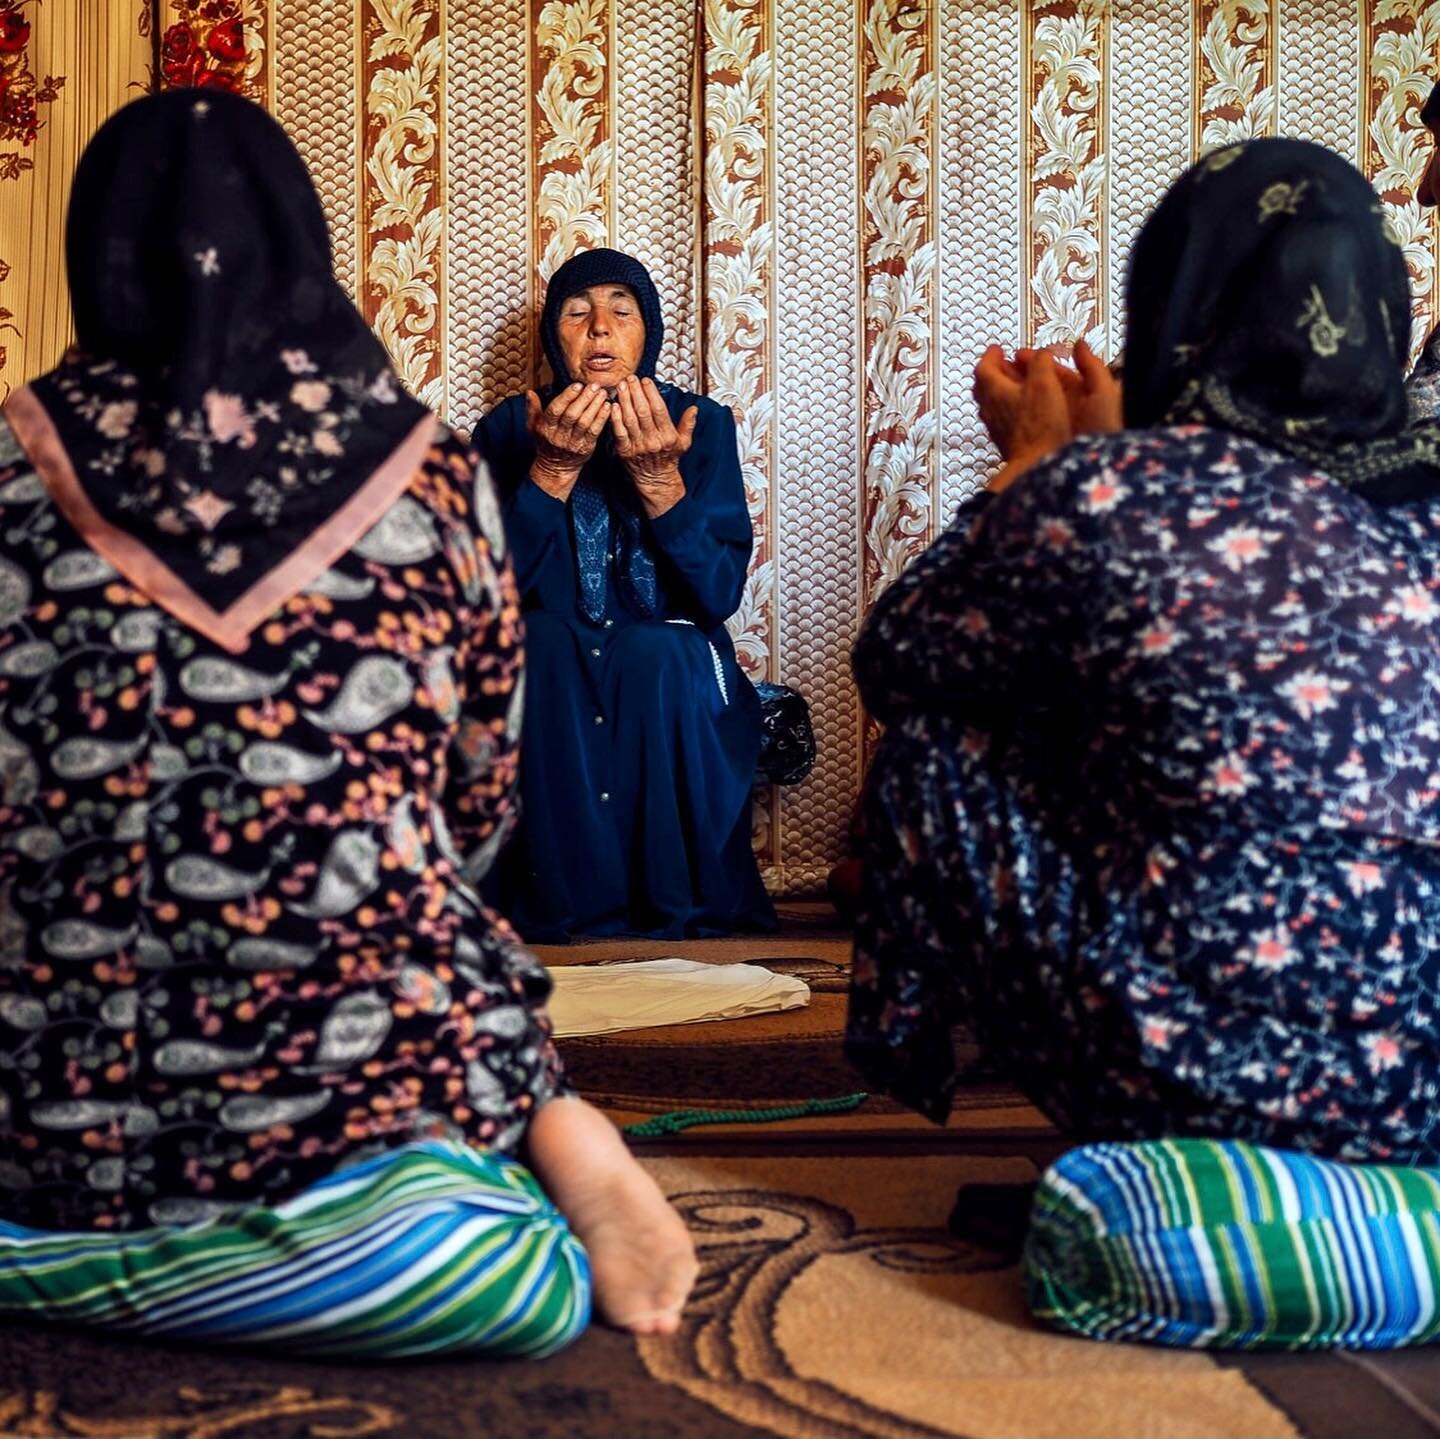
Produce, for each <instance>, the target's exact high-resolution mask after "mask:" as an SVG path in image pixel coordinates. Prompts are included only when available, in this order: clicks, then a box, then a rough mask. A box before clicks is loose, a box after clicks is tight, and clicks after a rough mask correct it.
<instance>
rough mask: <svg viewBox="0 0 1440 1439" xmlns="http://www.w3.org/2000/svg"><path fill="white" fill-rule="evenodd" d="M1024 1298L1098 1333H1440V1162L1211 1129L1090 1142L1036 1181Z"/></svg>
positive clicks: (1307, 1339)
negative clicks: (1214, 1133) (1292, 1147)
mask: <svg viewBox="0 0 1440 1439" xmlns="http://www.w3.org/2000/svg"><path fill="white" fill-rule="evenodd" d="M1024 1275H1025V1288H1026V1295H1027V1298H1028V1299H1029V1302H1030V1307H1031V1309H1032V1310H1033V1311H1034V1312H1035V1314H1036V1315H1037V1316H1038V1317H1039V1318H1041V1319H1043V1320H1045V1321H1047V1322H1048V1323H1050V1324H1053V1325H1056V1326H1057V1327H1059V1328H1061V1329H1066V1330H1069V1331H1070V1332H1072V1333H1075V1334H1082V1335H1085V1336H1087V1337H1089V1338H1092V1339H1131V1340H1142V1341H1145V1342H1148V1343H1151V1344H1169V1345H1177V1346H1184V1347H1186V1348H1195V1349H1325V1348H1341V1349H1395V1348H1400V1347H1402V1346H1404V1345H1411V1344H1428V1343H1431V1342H1432V1341H1434V1340H1435V1339H1436V1338H1437V1337H1440V1170H1433V1169H1404V1168H1400V1167H1398V1166H1390V1165H1378V1164H1375V1165H1360V1164H1341V1163H1338V1162H1336V1161H1334V1160H1327V1159H1312V1158H1310V1157H1308V1156H1306V1155H1301V1154H1289V1153H1285V1152H1283V1151H1280V1150H1276V1149H1264V1148H1260V1147H1258V1146H1256V1145H1251V1144H1236V1143H1222V1142H1218V1141H1214V1140H1205V1139H1183V1140H1151V1141H1147V1142H1145V1143H1141V1144H1091V1145H1086V1146H1085V1147H1083V1148H1081V1149H1075V1150H1072V1151H1071V1152H1070V1153H1069V1154H1067V1155H1065V1156H1064V1157H1063V1158H1062V1159H1060V1160H1059V1161H1058V1162H1057V1163H1055V1164H1054V1165H1052V1166H1051V1167H1050V1169H1049V1170H1048V1171H1047V1172H1046V1174H1045V1176H1044V1178H1043V1179H1042V1180H1041V1182H1040V1188H1039V1192H1038V1193H1037V1194H1036V1197H1035V1208H1034V1212H1033V1214H1032V1216H1031V1225H1030V1235H1029V1238H1028V1240H1027V1243H1026V1248H1025V1257H1024Z"/></svg>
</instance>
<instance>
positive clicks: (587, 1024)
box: [547, 959, 810, 1039]
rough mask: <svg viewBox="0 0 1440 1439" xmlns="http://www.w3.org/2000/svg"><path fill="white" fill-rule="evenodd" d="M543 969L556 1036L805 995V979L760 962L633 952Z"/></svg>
mask: <svg viewBox="0 0 1440 1439" xmlns="http://www.w3.org/2000/svg"><path fill="white" fill-rule="evenodd" d="M547 973H548V974H549V976H550V978H551V980H552V981H553V983H554V986H555V988H554V990H553V991H552V992H551V995H550V1003H549V1010H550V1019H551V1022H552V1023H553V1024H554V1026H555V1037H556V1038H557V1039H565V1038H569V1037H574V1036H576V1035H581V1034H619V1033H621V1032H622V1031H624V1030H627V1029H653V1028H654V1027H655V1026H657V1025H661V1024H699V1023H701V1022H703V1021H705V1020H712V1019H744V1018H747V1017H748V1016H750V1015H753V1014H774V1013H778V1012H779V1011H780V1010H783V1009H801V1008H803V1007H804V1006H805V1005H807V1004H809V1003H810V987H809V985H807V984H806V983H805V981H804V980H803V979H796V978H794V976H792V975H788V974H774V973H772V972H771V971H770V970H768V969H765V968H763V967H762V966H760V965H758V964H702V963H701V962H699V961H698V960H693V959H637V960H622V961H621V962H620V963H618V964H565V965H559V966H557V967H556V968H554V969H550V970H547Z"/></svg>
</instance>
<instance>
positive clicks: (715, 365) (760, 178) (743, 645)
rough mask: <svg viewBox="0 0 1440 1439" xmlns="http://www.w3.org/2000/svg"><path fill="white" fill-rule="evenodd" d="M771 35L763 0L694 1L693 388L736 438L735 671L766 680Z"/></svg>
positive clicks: (770, 589) (770, 574) (769, 618)
mask: <svg viewBox="0 0 1440 1439" xmlns="http://www.w3.org/2000/svg"><path fill="white" fill-rule="evenodd" d="M770 43H771V37H770V15H769V12H768V8H767V5H766V3H765V0H705V56H704V66H705V171H704V174H705V192H704V226H705V229H704V250H703V257H704V291H705V335H706V345H705V357H704V384H705V391H706V393H707V394H708V395H709V396H710V397H711V398H712V399H714V400H716V401H718V402H719V403H720V404H722V405H729V406H730V408H731V409H732V410H733V411H734V413H735V426H736V430H737V431H738V433H739V438H740V469H741V473H742V474H743V475H744V478H745V496H746V499H747V501H748V503H749V507H750V518H751V520H752V521H753V523H754V526H755V556H754V560H753V561H752V564H751V571H750V582H749V584H748V585H747V586H746V588H745V598H744V601H743V602H742V604H741V607H740V612H739V613H738V614H737V615H736V616H735V617H734V619H732V620H731V622H730V632H731V634H732V635H733V637H734V640H735V654H736V658H737V659H738V660H739V662H740V665H741V668H743V669H744V670H745V672H746V673H747V674H748V675H749V676H750V677H751V678H752V679H757V680H759V679H770V678H772V674H771V664H770V661H771V642H772V629H773V621H774V600H775V596H774V587H775V562H774V558H773V556H772V554H771V552H770V514H771V505H772V500H771V493H770V489H771V460H772V450H773V440H772V428H773V424H774V417H775V404H774V396H773V394H772V389H771V383H772V382H771V369H772V360H771V347H772V335H771V326H772V323H773V321H772V316H773V315H774V310H775V300H774V293H773V287H774V282H775V275H774V228H775V227H774V222H773V219H772V215H771V210H772V207H773V205H774V187H773V184H772V182H771V174H770V171H771V164H770V156H771V149H772V146H773V139H772V137H771V125H772V123H773V120H774V108H775V106H774V96H773V92H772V56H771V53H770Z"/></svg>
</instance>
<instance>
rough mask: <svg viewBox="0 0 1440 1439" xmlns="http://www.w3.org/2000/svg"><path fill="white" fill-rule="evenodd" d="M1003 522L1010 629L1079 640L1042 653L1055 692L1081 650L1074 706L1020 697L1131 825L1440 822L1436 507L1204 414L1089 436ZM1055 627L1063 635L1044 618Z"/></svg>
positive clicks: (1293, 827)
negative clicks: (1393, 499)
mask: <svg viewBox="0 0 1440 1439" xmlns="http://www.w3.org/2000/svg"><path fill="white" fill-rule="evenodd" d="M983 526H984V530H985V545H984V549H983V555H979V554H977V560H976V563H977V565H978V566H980V568H981V571H982V573H981V574H980V575H977V576H976V577H975V578H976V580H977V582H978V583H979V585H980V586H981V587H982V589H983V588H994V589H996V591H997V593H998V594H1003V595H1004V598H1005V603H1006V606H1007V611H1009V610H1011V609H1012V607H1013V614H1012V615H1010V617H1008V619H1007V620H1006V621H1005V622H1002V623H999V624H995V625H992V627H991V628H992V631H993V632H995V633H997V634H998V633H1002V632H1003V634H1004V635H1005V636H1006V637H1007V639H1008V641H1009V642H1010V643H1012V644H1015V645H1016V648H1017V649H1019V650H1024V651H1027V652H1029V653H1030V654H1031V655H1032V656H1033V655H1035V654H1037V653H1043V652H1044V650H1045V646H1046V639H1045V635H1048V636H1049V643H1050V644H1051V645H1054V646H1056V647H1059V646H1063V647H1064V650H1065V653H1064V654H1063V655H1061V654H1054V653H1053V650H1052V655H1053V663H1052V664H1050V665H1047V666H1045V669H1044V671H1043V672H1044V673H1045V683H1046V686H1047V687H1048V688H1049V689H1050V690H1051V692H1052V693H1053V692H1056V686H1055V678H1056V671H1055V668H1054V664H1055V663H1058V664H1061V665H1066V664H1068V665H1069V666H1071V667H1072V680H1071V685H1070V686H1060V687H1058V693H1060V694H1062V695H1063V696H1064V697H1065V699H1066V701H1067V703H1066V709H1065V710H1056V711H1054V712H1053V715H1052V712H1051V711H1049V710H1048V709H1047V708H1046V707H1045V706H1044V704H1043V703H1041V704H1040V705H1039V706H1037V708H1036V709H1035V710H1034V711H1031V710H1030V708H1029V707H1028V706H1027V705H1025V704H1024V702H1023V698H1022V700H1021V702H1020V704H1019V706H1018V713H1017V717H1016V724H1017V727H1018V728H1019V729H1020V730H1021V731H1024V730H1025V729H1026V728H1027V726H1028V725H1030V724H1032V723H1033V722H1034V717H1035V716H1036V715H1038V716H1039V717H1040V722H1041V724H1042V725H1043V726H1044V727H1045V728H1046V729H1047V730H1049V731H1050V732H1051V733H1052V736H1053V738H1054V741H1055V743H1057V744H1059V745H1062V746H1066V745H1068V746H1071V747H1073V753H1072V755H1071V759H1072V761H1073V767H1074V773H1075V774H1076V775H1077V776H1078V778H1079V783H1078V784H1077V785H1076V786H1075V793H1076V794H1080V795H1094V796H1098V797H1099V802H1100V803H1102V804H1103V805H1104V806H1105V807H1106V808H1107V809H1108V811H1109V812H1110V813H1111V814H1112V816H1113V817H1114V822H1115V825H1116V827H1117V829H1119V830H1121V831H1122V832H1123V831H1124V830H1126V829H1133V830H1134V831H1135V832H1137V833H1138V834H1141V835H1146V836H1149V837H1152V838H1157V839H1158V838H1161V837H1163V836H1164V835H1165V834H1167V833H1170V832H1173V831H1179V832H1180V833H1182V834H1184V833H1191V834H1194V833H1200V834H1203V833H1205V832H1206V831H1208V830H1210V829H1212V828H1215V827H1229V826H1233V827H1237V828H1238V829H1242V830H1243V829H1258V830H1263V831H1265V832H1267V833H1281V832H1288V833H1290V834H1291V835H1292V836H1293V837H1294V838H1295V839H1297V840H1304V839H1306V838H1307V837H1308V836H1311V835H1313V834H1316V833H1319V834H1323V835H1325V836H1327V837H1328V842H1329V843H1330V844H1332V845H1334V844H1338V843H1340V840H1341V837H1342V836H1343V837H1345V842H1346V843H1349V844H1352V845H1354V846H1355V847H1356V849H1357V853H1358V852H1360V851H1361V850H1365V849H1366V848H1367V847H1370V846H1374V845H1377V844H1386V843H1394V842H1405V841H1414V842H1418V843H1420V844H1424V845H1428V844H1432V843H1434V842H1435V841H1436V840H1437V838H1440V806H1437V800H1440V630H1437V625H1440V598H1437V592H1440V531H1437V528H1436V524H1435V517H1432V515H1431V513H1430V510H1429V508H1428V507H1427V506H1426V505H1424V504H1415V505H1404V506H1395V507H1391V508H1388V509H1381V508H1378V507H1376V506H1374V505H1372V504H1370V503H1369V502H1367V501H1366V500H1365V499H1363V498H1362V497H1360V496H1358V495H1356V494H1355V493H1353V492H1351V491H1348V490H1345V489H1343V488H1341V487H1340V486H1339V485H1337V484H1335V483H1334V482H1333V481H1332V480H1330V479H1329V478H1327V477H1326V476H1324V475H1323V474H1320V473H1318V472H1317V471H1316V470H1315V468H1314V467H1313V466H1307V465H1305V464H1302V463H1300V462H1298V461H1295V460H1291V459H1287V458H1286V457H1284V456H1281V455H1279V454H1277V453H1276V452H1274V451H1273V450H1269V449H1267V448H1265V447H1264V446H1262V445H1259V444H1257V443H1255V442H1254V441H1251V440H1246V439H1243V438H1240V437H1237V436H1234V435H1228V434H1225V433H1224V432H1222V431H1219V430H1214V429H1206V428H1202V427H1200V426H1188V427H1182V428H1169V429H1157V430H1151V431H1144V432H1135V431H1131V432H1125V433H1122V434H1119V435H1114V436H1109V437H1106V438H1104V439H1096V440H1092V441H1081V442H1079V443H1078V444H1076V445H1075V446H1072V447H1071V449H1070V450H1068V451H1065V452H1063V453H1062V454H1061V455H1060V456H1058V457H1057V458H1056V459H1055V460H1054V461H1051V462H1050V463H1048V464H1047V465H1046V466H1044V467H1042V468H1041V469H1038V470H1037V471H1035V473H1034V474H1033V475H1032V476H1031V477H1030V479H1029V480H1028V481H1027V483H1026V484H1025V485H1023V486H1017V487H1015V488H1014V489H1013V490H1012V491H1010V492H1007V493H1006V494H1005V495H1004V496H1002V497H1001V498H1000V499H999V500H997V501H996V502H995V504H994V506H993V507H992V509H991V510H990V512H989V513H988V514H987V515H986V517H985V519H984V521H983ZM1037 537H1039V541H1040V543H1039V546H1038V548H1037ZM1037 559H1038V561H1039V562H1038V563H1037V562H1036V561H1037ZM986 571H990V572H993V578H992V579H991V580H990V581H989V582H988V583H987V581H986V580H985V579H984V577H983V575H984V572H986ZM1022 574H1023V576H1024V582H1023V584H1017V583H1016V577H1017V576H1018V575H1022ZM1036 626H1039V627H1041V628H1042V630H1043V631H1044V632H1045V635H1040V636H1033V637H1032V636H1028V635H1026V634H1025V633H1024V631H1025V629H1026V627H1031V628H1034V627H1036ZM1031 639H1033V640H1034V643H1033V644H1030V643H1027V641H1029V640H1031ZM1022 673H1023V669H1022ZM1035 674H1036V675H1037V677H1039V676H1040V675H1041V674H1042V670H1041V669H1040V668H1036V669H1035ZM1041 698H1042V700H1043V697H1041ZM1067 711H1068V712H1067Z"/></svg>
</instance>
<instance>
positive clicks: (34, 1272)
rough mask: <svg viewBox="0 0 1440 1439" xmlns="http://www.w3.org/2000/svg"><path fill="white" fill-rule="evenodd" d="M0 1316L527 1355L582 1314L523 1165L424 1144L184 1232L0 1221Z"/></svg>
mask: <svg viewBox="0 0 1440 1439" xmlns="http://www.w3.org/2000/svg"><path fill="white" fill-rule="evenodd" d="M0 1313H4V1314H8V1315H26V1316H30V1317H33V1318H41V1319H53V1320H60V1321H63V1322H66V1323H70V1324H83V1325H88V1326H92V1327H94V1328H98V1329H109V1330H124V1331H126V1332H128V1333H133V1334H147V1335H166V1336H169V1337H172V1338H178V1339H184V1340H190V1341H195V1342H200V1343H212V1344H247V1345H269V1346H282V1345H283V1346H284V1348H285V1349H286V1350H287V1351H289V1352H297V1351H303V1352H305V1353H308V1354H314V1355H328V1356H332V1357H336V1358H339V1357H346V1358H356V1357H364V1358H373V1359H396V1358H401V1357H404V1356H406V1355H414V1354H430V1355H436V1354H458V1353H488V1354H503V1355H532V1356H538V1355H542V1354H550V1353H553V1352H554V1351H555V1350H557V1349H559V1348H561V1347H563V1346H564V1345H566V1344H568V1343H569V1342H570V1341H571V1340H572V1339H574V1338H575V1337H576V1336H577V1335H579V1334H580V1333H581V1332H582V1331H583V1330H584V1328H585V1326H586V1324H587V1323H588V1322H589V1319H590V1266H589V1263H588V1261H587V1259H586V1257H585V1251H584V1250H583V1249H582V1248H581V1246H580V1243H579V1241H578V1240H577V1239H576V1238H575V1237H574V1235H573V1234H571V1232H570V1230H569V1228H568V1226H567V1225H566V1223H565V1220H564V1218H563V1216H562V1215H561V1214H560V1213H559V1211H558V1210H557V1209H556V1208H555V1207H554V1205H552V1204H551V1203H550V1201H549V1199H547V1198H546V1196H545V1194H544V1192H543V1191H542V1190H541V1188H540V1186H539V1185H538V1184H537V1183H536V1181H535V1179H534V1178H533V1177H532V1176H531V1175H530V1173H529V1172H528V1171H527V1170H526V1169H525V1168H524V1167H523V1166H521V1165H520V1164H517V1163H516V1162H515V1161H514V1160H510V1159H504V1158H501V1157H499V1156H497V1155H490V1154H483V1153H481V1152H479V1151H477V1150H473V1149H469V1148H467V1147H465V1146H464V1145H462V1144H450V1143H441V1142H426V1143H423V1144H411V1145H406V1146H405V1147H403V1148H400V1149H395V1150H392V1151H390V1152H389V1153H387V1154H383V1155H380V1156H378V1157H377V1158H374V1159H370V1160H367V1161H365V1162H363V1163H361V1164H357V1165H355V1166H353V1167H351V1168H348V1169H342V1170H339V1171H338V1172H336V1173H335V1174H332V1175H330V1176H329V1177H328V1178H326V1179H324V1180H322V1181H321V1182H320V1183H319V1184H315V1185H313V1186H311V1188H309V1189H307V1190H306V1191H304V1193H302V1194H299V1195H297V1196H296V1197H295V1198H294V1199H291V1200H289V1201H287V1202H286V1203H284V1204H281V1205H279V1206H277V1207H276V1208H274V1209H262V1208H251V1209H236V1210H232V1211H231V1212H229V1213H227V1214H224V1215H221V1216H219V1217H217V1218H215V1219H211V1220H206V1221H205V1222H203V1223H200V1224H194V1225H189V1226H185V1227H182V1228H156V1229H144V1230H139V1231H136V1232H133V1233H129V1234H95V1233H89V1232H86V1233H75V1234H58V1233H42V1232H40V1231H37V1230H33V1229H24V1228H21V1227H20V1226H19V1225H14V1224H5V1223H0Z"/></svg>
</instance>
